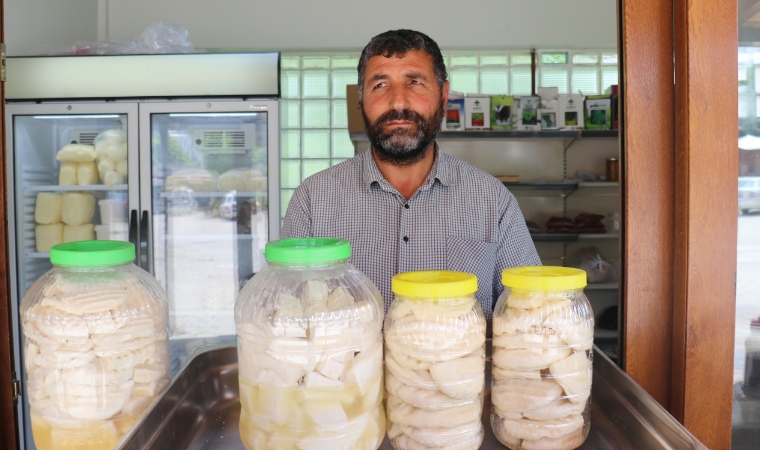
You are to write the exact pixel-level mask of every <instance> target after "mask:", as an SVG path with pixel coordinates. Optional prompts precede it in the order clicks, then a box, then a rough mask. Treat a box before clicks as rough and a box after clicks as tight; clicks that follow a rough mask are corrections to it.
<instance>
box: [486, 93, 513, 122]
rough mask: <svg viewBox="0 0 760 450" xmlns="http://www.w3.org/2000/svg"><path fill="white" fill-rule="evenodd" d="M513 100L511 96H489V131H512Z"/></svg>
mask: <svg viewBox="0 0 760 450" xmlns="http://www.w3.org/2000/svg"><path fill="white" fill-rule="evenodd" d="M514 103H515V98H514V97H513V96H511V95H492V96H491V129H492V130H511V129H512V108H513V106H514Z"/></svg>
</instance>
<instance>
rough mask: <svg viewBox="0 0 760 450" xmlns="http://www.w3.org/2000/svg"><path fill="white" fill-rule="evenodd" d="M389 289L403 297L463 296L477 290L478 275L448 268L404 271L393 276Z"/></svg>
mask: <svg viewBox="0 0 760 450" xmlns="http://www.w3.org/2000/svg"><path fill="white" fill-rule="evenodd" d="M391 290H393V293H394V294H398V295H403V296H405V297H428V298H429V297H463V296H466V295H472V294H474V293H475V292H476V291H477V290H478V277H476V276H475V275H473V274H471V273H466V272H453V271H449V270H423V271H419V272H406V273H400V274H398V275H396V276H394V277H393V279H392V280H391Z"/></svg>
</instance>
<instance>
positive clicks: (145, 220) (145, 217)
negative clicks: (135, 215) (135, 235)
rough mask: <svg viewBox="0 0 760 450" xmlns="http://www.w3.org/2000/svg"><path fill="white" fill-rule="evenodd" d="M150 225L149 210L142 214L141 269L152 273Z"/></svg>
mask: <svg viewBox="0 0 760 450" xmlns="http://www.w3.org/2000/svg"><path fill="white" fill-rule="evenodd" d="M149 224H150V217H149V213H148V211H147V210H144V211H143V212H142V217H141V218H140V267H142V269H143V270H145V271H147V272H150V270H149V269H150V266H149V265H148V232H149V230H148V228H149V227H148V225H149Z"/></svg>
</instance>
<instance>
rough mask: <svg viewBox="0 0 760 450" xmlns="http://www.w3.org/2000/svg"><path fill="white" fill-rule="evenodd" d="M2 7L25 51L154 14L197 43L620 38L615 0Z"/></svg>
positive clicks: (465, 43) (568, 42)
mask: <svg viewBox="0 0 760 450" xmlns="http://www.w3.org/2000/svg"><path fill="white" fill-rule="evenodd" d="M5 5H6V15H7V18H6V25H7V28H6V36H7V37H8V43H9V51H10V52H11V54H12V55H21V54H27V52H29V51H30V50H31V48H32V46H33V45H34V43H56V44H72V43H73V42H75V41H77V40H86V39H87V40H91V39H95V38H96V37H98V36H99V37H100V38H101V39H102V38H105V37H111V38H117V39H124V38H128V37H133V36H138V35H139V34H140V33H141V32H142V31H143V30H144V29H145V28H147V27H148V26H149V25H150V24H151V23H154V22H157V21H167V22H172V23H176V24H178V25H182V26H184V27H185V28H187V29H188V30H189V31H190V36H189V40H190V41H191V42H192V43H193V44H194V45H195V46H196V48H247V49H257V50H272V49H277V50H282V51H304V50H305V51H308V50H311V49H314V50H316V49H319V50H323V49H334V50H358V49H361V48H362V47H363V46H364V45H365V44H366V42H367V41H368V40H369V39H370V38H371V37H372V36H374V35H375V34H377V33H380V32H382V31H385V30H389V29H394V28H413V29H417V30H420V31H422V32H425V33H427V34H429V35H430V36H431V37H433V39H435V40H436V41H437V42H438V43H439V45H440V46H441V47H442V48H445V49H458V48H479V49H484V48H500V49H503V48H531V47H539V48H550V47H560V48H614V47H615V46H616V44H617V38H616V22H617V21H616V19H615V14H616V12H615V2H612V1H610V0H575V1H572V2H569V1H557V0H531V1H525V0H473V1H469V2H467V1H465V0H456V1H454V0H415V1H409V0H386V1H384V2H382V3H376V2H368V1H356V0H322V1H318V2H317V1H305V0H215V1H213V2H210V1H207V0H66V1H65V2H61V1H60V0H6V3H5ZM63 5H65V6H63ZM39 11H43V13H42V14H39ZM38 14H39V16H38ZM12 24H16V26H12ZM30 24H31V26H30ZM93 27H95V28H97V30H94V29H93ZM11 43H12V46H11V45H10V44H11Z"/></svg>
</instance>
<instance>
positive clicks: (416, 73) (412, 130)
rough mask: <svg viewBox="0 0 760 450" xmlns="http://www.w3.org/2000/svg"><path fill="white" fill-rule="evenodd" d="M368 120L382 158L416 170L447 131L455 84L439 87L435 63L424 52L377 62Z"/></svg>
mask: <svg viewBox="0 0 760 450" xmlns="http://www.w3.org/2000/svg"><path fill="white" fill-rule="evenodd" d="M363 90H364V92H363V98H362V116H363V117H364V126H365V127H366V129H367V136H369V139H370V142H372V147H373V148H374V149H375V152H376V154H377V156H378V157H379V158H380V159H382V160H384V161H386V162H390V163H392V164H396V165H410V164H414V163H415V162H417V161H419V160H420V159H422V158H423V157H424V156H425V153H426V150H427V149H428V148H429V147H430V144H431V143H432V142H433V139H435V136H436V134H437V133H438V130H439V129H440V126H441V120H442V118H443V113H444V105H446V101H447V100H448V94H449V83H448V81H447V82H445V83H444V86H443V90H441V89H440V88H439V87H438V82H437V81H436V79H435V73H434V71H433V58H432V57H431V56H430V55H428V54H427V53H425V52H422V51H410V52H407V53H406V54H405V55H404V56H403V57H401V58H399V57H397V56H392V57H390V58H386V57H384V56H373V57H372V58H370V59H369V61H367V65H366V66H365V70H364V87H363Z"/></svg>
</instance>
